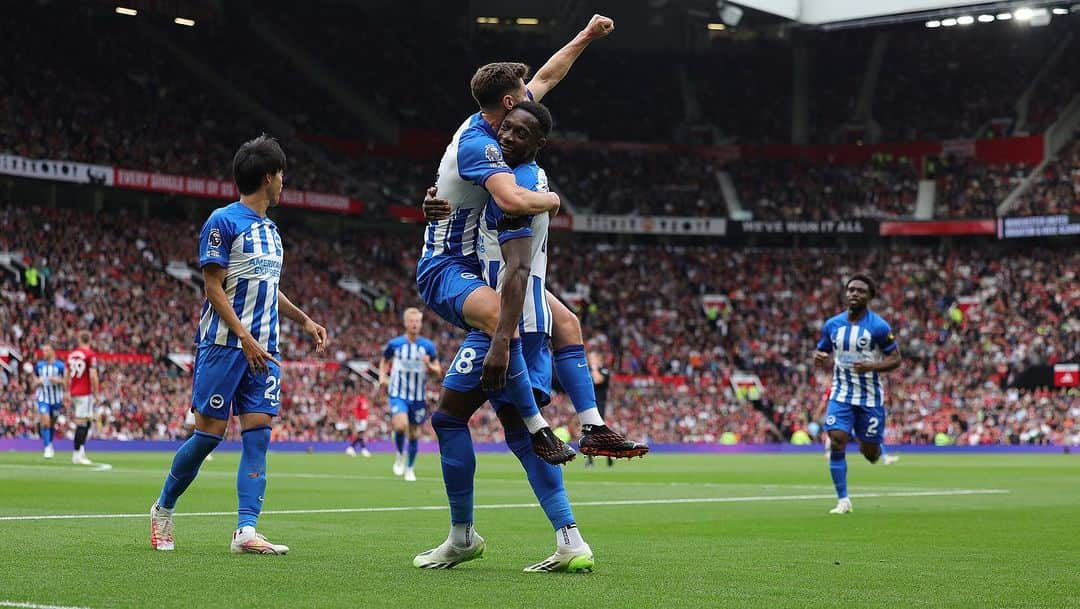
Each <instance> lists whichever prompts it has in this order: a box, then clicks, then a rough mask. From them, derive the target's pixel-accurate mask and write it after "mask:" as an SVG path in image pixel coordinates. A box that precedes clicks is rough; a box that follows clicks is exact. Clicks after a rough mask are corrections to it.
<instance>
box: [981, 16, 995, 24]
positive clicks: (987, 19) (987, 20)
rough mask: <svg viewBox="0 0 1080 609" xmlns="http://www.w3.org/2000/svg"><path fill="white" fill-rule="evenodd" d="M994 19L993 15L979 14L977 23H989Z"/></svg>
mask: <svg viewBox="0 0 1080 609" xmlns="http://www.w3.org/2000/svg"><path fill="white" fill-rule="evenodd" d="M993 20H994V16H993V15H979V23H990V22H992V21H993Z"/></svg>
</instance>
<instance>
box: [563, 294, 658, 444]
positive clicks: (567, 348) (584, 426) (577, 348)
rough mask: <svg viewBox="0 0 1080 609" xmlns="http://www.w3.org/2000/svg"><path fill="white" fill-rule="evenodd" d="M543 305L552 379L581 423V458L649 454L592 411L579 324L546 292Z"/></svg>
mask: <svg viewBox="0 0 1080 609" xmlns="http://www.w3.org/2000/svg"><path fill="white" fill-rule="evenodd" d="M547 302H548V306H549V307H550V308H551V317H552V323H551V327H552V336H551V342H552V346H553V347H554V349H555V352H554V356H555V358H554V359H555V376H556V377H557V378H558V379H559V384H560V385H562V387H563V389H564V390H565V391H566V393H567V395H569V396H570V401H571V402H572V403H573V404H574V410H575V411H577V414H578V420H579V421H580V422H581V441H580V442H579V446H580V447H581V454H583V455H587V456H590V457H593V456H603V457H614V458H620V457H625V458H630V457H640V456H643V455H645V453H647V452H649V447H648V446H647V445H645V444H641V443H639V442H632V441H630V440H627V439H626V438H625V437H624V436H623V435H622V434H620V433H618V432H617V431H614V430H612V429H611V428H610V427H608V426H607V425H606V424H605V423H604V419H603V417H602V416H601V415H600V411H599V410H598V409H597V407H596V387H595V384H594V383H593V378H592V370H591V369H590V368H589V363H588V361H587V359H586V357H585V340H584V337H583V335H582V333H581V320H579V319H578V317H577V315H575V314H574V312H573V311H571V310H570V309H569V308H567V307H566V305H564V304H563V303H562V301H561V300H559V299H558V298H556V297H555V295H554V294H552V293H551V292H550V291H549V292H547Z"/></svg>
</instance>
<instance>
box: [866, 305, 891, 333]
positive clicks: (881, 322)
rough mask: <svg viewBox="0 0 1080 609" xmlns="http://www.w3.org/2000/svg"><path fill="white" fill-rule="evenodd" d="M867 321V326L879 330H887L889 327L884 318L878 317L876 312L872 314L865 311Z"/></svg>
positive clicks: (869, 311)
mask: <svg viewBox="0 0 1080 609" xmlns="http://www.w3.org/2000/svg"><path fill="white" fill-rule="evenodd" d="M867 321H868V322H870V324H869V325H871V326H873V327H874V328H881V329H885V330H888V329H889V327H890V326H889V322H888V321H886V320H885V318H884V317H882V316H880V315H878V314H877V313H876V312H874V311H872V310H868V311H867Z"/></svg>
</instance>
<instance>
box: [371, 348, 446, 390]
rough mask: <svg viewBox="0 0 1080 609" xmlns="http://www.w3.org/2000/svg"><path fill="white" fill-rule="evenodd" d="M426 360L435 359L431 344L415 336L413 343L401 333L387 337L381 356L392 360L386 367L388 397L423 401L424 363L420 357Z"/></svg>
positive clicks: (425, 379)
mask: <svg viewBox="0 0 1080 609" xmlns="http://www.w3.org/2000/svg"><path fill="white" fill-rule="evenodd" d="M425 356H427V358H428V359H429V360H430V361H436V360H438V358H439V356H438V353H437V352H436V351H435V343H433V342H431V341H430V340H428V339H426V338H424V337H423V336H418V337H416V341H415V342H410V341H409V338H408V337H407V336H406V335H404V334H402V335H401V336H397V337H395V338H391V339H390V342H388V343H386V347H385V348H384V349H383V359H385V360H389V361H391V362H393V365H392V367H391V368H390V397H392V398H398V399H402V400H409V401H413V402H422V401H424V385H425V382H426V381H427V374H428V370H427V366H426V365H425V364H424V357H425Z"/></svg>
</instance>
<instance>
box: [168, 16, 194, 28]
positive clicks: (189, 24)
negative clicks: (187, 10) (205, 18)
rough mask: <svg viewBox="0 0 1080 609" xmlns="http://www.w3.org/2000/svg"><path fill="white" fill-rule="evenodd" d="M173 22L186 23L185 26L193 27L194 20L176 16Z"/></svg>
mask: <svg viewBox="0 0 1080 609" xmlns="http://www.w3.org/2000/svg"><path fill="white" fill-rule="evenodd" d="M173 23H175V24H176V25H186V26H187V27H195V20H194V19H187V18H185V17H177V18H176V19H173Z"/></svg>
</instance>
